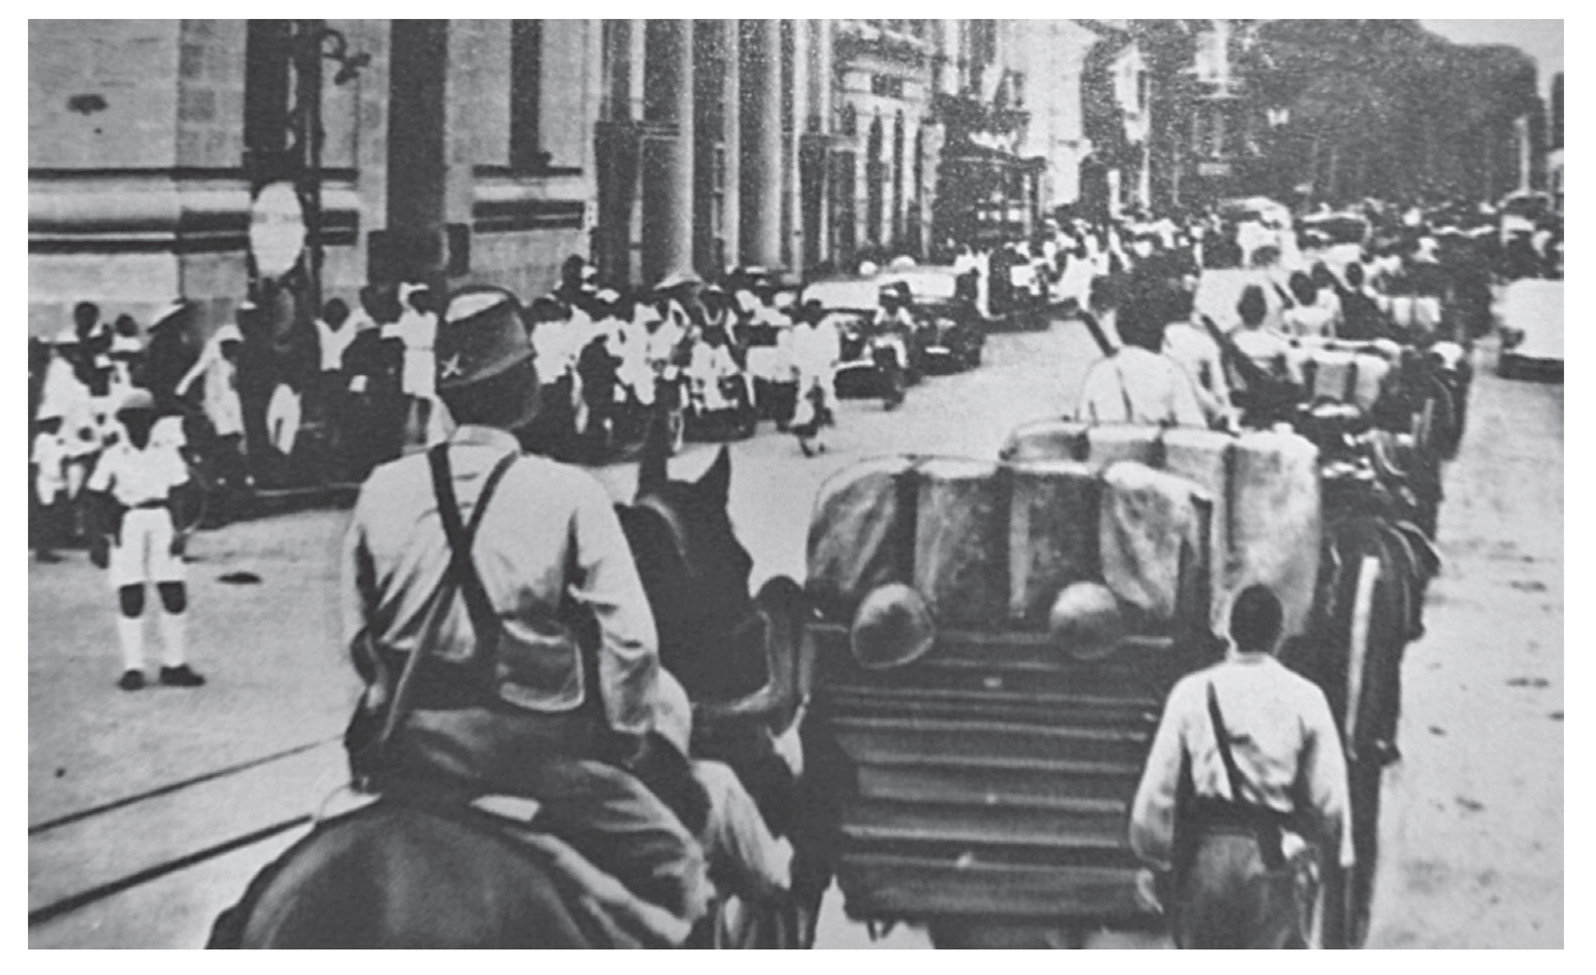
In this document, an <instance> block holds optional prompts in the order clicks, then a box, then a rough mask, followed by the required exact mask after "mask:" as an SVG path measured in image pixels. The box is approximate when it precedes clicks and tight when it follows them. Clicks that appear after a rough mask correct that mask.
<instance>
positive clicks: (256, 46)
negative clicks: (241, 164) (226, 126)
mask: <svg viewBox="0 0 1596 975" xmlns="http://www.w3.org/2000/svg"><path fill="white" fill-rule="evenodd" d="M293 28H294V23H293V21H291V20H251V21H250V22H249V25H248V27H247V28H246V30H245V35H244V37H245V40H244V151H245V154H246V155H247V157H248V158H249V165H250V166H251V167H252V168H253V169H254V171H255V173H256V175H257V176H259V177H260V178H262V179H268V178H272V177H273V175H274V174H273V173H271V172H270V170H271V169H272V168H273V167H274V166H275V165H278V164H281V163H282V162H283V160H282V159H280V158H278V157H280V156H281V155H282V154H283V153H284V152H285V151H286V150H287V149H288V94H289V90H288V89H289V67H290V65H291V63H292V61H293Z"/></svg>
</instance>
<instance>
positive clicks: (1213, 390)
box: [1162, 289, 1231, 427]
mask: <svg viewBox="0 0 1596 975" xmlns="http://www.w3.org/2000/svg"><path fill="white" fill-rule="evenodd" d="M1164 317H1166V318H1167V319H1168V324H1166V325H1165V326H1164V346H1163V350H1162V351H1163V353H1164V355H1166V356H1168V357H1169V358H1170V359H1173V360H1174V361H1175V362H1176V363H1177V364H1178V365H1179V366H1180V367H1181V368H1182V369H1184V370H1186V375H1187V376H1188V377H1189V378H1190V379H1191V383H1192V390H1193V392H1195V393H1196V394H1197V403H1198V405H1199V406H1201V407H1202V410H1203V415H1204V416H1206V417H1207V418H1208V425H1209V426H1211V427H1219V426H1222V425H1224V424H1225V423H1226V422H1228V420H1229V418H1230V416H1231V407H1230V384H1229V383H1227V382H1226V381H1225V369H1224V364H1223V362H1222V361H1221V357H1220V353H1219V345H1218V343H1216V342H1215V341H1214V340H1213V338H1212V337H1211V336H1210V335H1209V334H1208V332H1207V330H1206V329H1205V328H1204V327H1203V326H1202V325H1201V324H1199V323H1198V322H1197V321H1196V320H1195V312H1194V310H1193V308H1192V295H1191V292H1189V291H1186V290H1184V289H1180V290H1175V291H1172V293H1171V298H1170V306H1169V309H1168V311H1167V312H1166V313H1165V316H1164Z"/></svg>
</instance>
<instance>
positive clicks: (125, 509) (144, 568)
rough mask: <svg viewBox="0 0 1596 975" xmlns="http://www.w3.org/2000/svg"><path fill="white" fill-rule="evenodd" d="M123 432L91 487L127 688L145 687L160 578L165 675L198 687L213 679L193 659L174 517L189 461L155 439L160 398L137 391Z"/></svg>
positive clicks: (121, 418)
mask: <svg viewBox="0 0 1596 975" xmlns="http://www.w3.org/2000/svg"><path fill="white" fill-rule="evenodd" d="M116 419H117V421H118V422H119V423H120V424H121V429H122V436H120V437H119V438H118V439H117V442H116V443H114V444H111V445H110V446H109V447H107V448H106V450H105V453H104V455H103V456H101V458H100V461H99V463H98V464H96V465H95V467H94V473H93V474H92V475H91V476H90V477H89V481H88V484H86V485H85V490H86V491H87V492H88V493H89V495H90V496H91V497H93V498H94V499H95V502H96V508H97V509H98V511H99V514H100V518H99V519H98V521H99V528H100V533H99V537H97V538H96V539H95V540H94V545H93V548H92V549H91V558H93V560H94V562H95V564H96V565H99V566H101V567H102V568H105V569H107V570H108V571H109V575H110V580H111V588H112V589H113V590H114V591H115V592H116V597H117V604H118V607H119V609H120V615H119V616H118V618H117V639H118V642H119V643H120V644H121V648H122V677H121V679H120V680H119V681H118V683H117V686H118V687H120V688H122V690H124V691H137V690H139V689H141V688H143V687H144V684H145V674H144V599H145V589H146V586H147V584H148V583H154V584H155V589H156V592H157V593H158V594H159V596H160V600H161V614H160V624H161V644H162V655H161V671H160V681H161V683H162V684H166V685H168V686H172V687H198V686H200V685H201V684H204V683H205V679H204V678H203V677H201V676H200V675H199V674H196V673H195V672H194V671H193V669H192V668H190V667H189V665H188V660H187V616H186V611H187V609H188V589H187V586H186V585H185V584H184V567H183V550H184V546H185V542H186V539H185V537H184V536H183V535H181V534H178V533H177V531H176V529H175V527H174V525H173V522H172V511H171V502H172V497H173V495H174V492H176V491H178V490H179V489H181V488H183V487H184V485H186V484H188V480H189V476H188V466H187V465H186V464H184V463H183V459H182V457H180V456H179V455H178V453H177V451H175V450H172V449H170V448H168V447H164V446H161V445H158V444H155V443H152V442H151V438H150V435H151V433H152V432H153V430H154V427H155V419H156V413H155V398H154V397H153V396H151V395H150V393H149V392H148V391H147V390H143V389H137V388H135V389H132V390H129V391H128V392H127V393H126V394H125V395H124V396H123V398H122V401H121V403H120V405H119V406H118V407H117V409H116Z"/></svg>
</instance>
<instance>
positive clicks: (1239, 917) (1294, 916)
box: [1170, 828, 1307, 948]
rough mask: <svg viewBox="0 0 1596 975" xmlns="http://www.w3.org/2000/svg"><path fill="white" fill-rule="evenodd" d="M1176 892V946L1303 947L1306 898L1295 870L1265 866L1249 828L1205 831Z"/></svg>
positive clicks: (1177, 883) (1304, 943) (1286, 867)
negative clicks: (1299, 885) (1271, 868)
mask: <svg viewBox="0 0 1596 975" xmlns="http://www.w3.org/2000/svg"><path fill="white" fill-rule="evenodd" d="M1176 891H1177V893H1176V897H1177V905H1176V909H1175V912H1174V918H1173V924H1172V927H1173V930H1172V931H1171V932H1170V933H1171V934H1172V935H1173V936H1174V939H1175V944H1176V945H1177V946H1178V947H1181V948H1306V947H1307V942H1306V938H1305V931H1304V929H1305V925H1304V923H1303V917H1304V913H1305V912H1304V910H1303V901H1304V899H1305V896H1304V893H1303V892H1302V891H1300V890H1299V887H1298V884H1297V877H1296V873H1295V870H1294V869H1293V867H1292V866H1291V865H1290V864H1286V865H1284V866H1282V867H1280V868H1278V869H1275V870H1270V869H1268V868H1267V867H1265V866H1264V862H1263V857H1262V855H1261V854H1260V852H1259V848H1258V839H1257V837H1256V836H1255V835H1254V834H1252V833H1251V832H1250V831H1247V830H1244V829H1228V828H1215V829H1209V830H1206V831H1204V833H1203V834H1202V835H1201V836H1199V837H1198V838H1197V839H1196V848H1195V849H1194V850H1193V851H1192V855H1191V862H1190V866H1189V867H1188V868H1187V869H1186V870H1184V871H1183V876H1181V877H1179V878H1177V879H1176Z"/></svg>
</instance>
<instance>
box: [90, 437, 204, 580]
mask: <svg viewBox="0 0 1596 975" xmlns="http://www.w3.org/2000/svg"><path fill="white" fill-rule="evenodd" d="M187 482H188V466H187V465H186V464H184V463H183V458H182V457H181V456H180V455H179V454H178V452H177V451H176V450H175V449H173V448H172V447H170V446H165V445H158V444H154V443H152V444H150V445H149V446H147V447H145V448H144V449H143V450H139V449H138V448H137V447H134V446H133V445H132V444H131V443H129V442H128V440H127V438H126V437H123V438H121V439H120V440H118V441H117V442H116V443H114V444H112V445H110V446H109V447H107V448H105V452H104V453H102V454H101V455H100V462H99V463H98V464H96V465H95V467H94V473H93V474H92V475H90V476H89V482H88V485H87V488H88V490H90V491H98V492H103V493H107V494H110V495H111V497H113V498H115V499H116V501H117V503H118V504H120V505H122V506H123V507H125V508H127V509H128V510H127V512H126V513H125V514H124V515H123V516H122V530H121V532H120V533H119V537H118V539H117V540H116V543H115V544H114V545H112V546H111V553H110V554H111V560H110V564H109V566H107V568H108V569H109V570H110V581H111V587H112V588H113V589H120V588H122V587H123V586H134V585H140V584H142V583H144V582H182V581H183V574H184V573H183V558H182V556H179V555H173V554H172V551H171V549H172V536H173V528H172V513H171V511H170V510H168V508H167V507H166V498H167V494H168V493H169V492H170V491H171V490H172V489H173V488H175V487H178V486H179V485H182V484H186V483H187Z"/></svg>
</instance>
